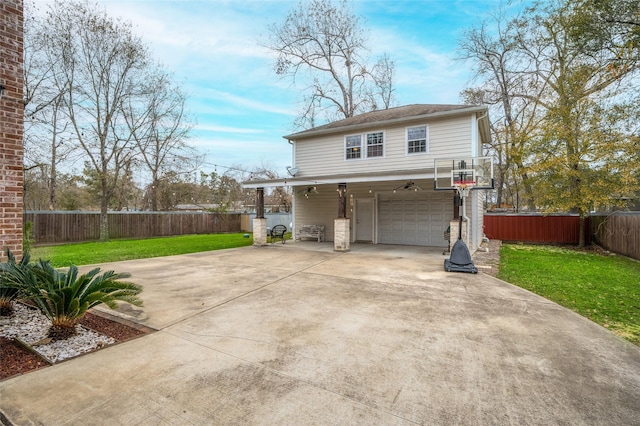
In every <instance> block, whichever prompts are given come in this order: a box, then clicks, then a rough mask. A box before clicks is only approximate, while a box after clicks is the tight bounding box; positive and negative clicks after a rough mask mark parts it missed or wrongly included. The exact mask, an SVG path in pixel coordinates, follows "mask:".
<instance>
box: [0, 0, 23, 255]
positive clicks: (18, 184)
mask: <svg viewBox="0 0 640 426" xmlns="http://www.w3.org/2000/svg"><path fill="white" fill-rule="evenodd" d="M23 13H24V12H23V0H2V1H1V2H0V52H2V53H1V54H0V85H2V86H4V87H5V89H4V91H3V93H2V98H0V248H1V249H2V254H1V255H0V260H6V256H5V252H6V249H11V251H12V252H14V253H15V254H16V255H17V256H20V255H21V254H22V192H23V163H22V154H23V150H22V146H23V145H22V133H23V124H24V120H23V112H24V103H23V90H22V84H23V74H22V73H23V55H22V53H23V30H22V28H23V19H24V14H23Z"/></svg>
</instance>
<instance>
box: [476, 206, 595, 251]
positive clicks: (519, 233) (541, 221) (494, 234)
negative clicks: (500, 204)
mask: <svg viewBox="0 0 640 426" xmlns="http://www.w3.org/2000/svg"><path fill="white" fill-rule="evenodd" d="M587 220H588V219H587ZM588 231H589V223H588V222H587V224H586V226H585V233H586V234H587V235H585V242H586V243H587V244H588V243H589V242H590V239H589V235H588V234H589V232H588ZM484 234H485V235H486V236H487V238H489V239H490V240H502V241H518V242H526V243H544V244H578V242H579V236H580V216H578V215H548V216H544V215H542V214H489V213H485V215H484Z"/></svg>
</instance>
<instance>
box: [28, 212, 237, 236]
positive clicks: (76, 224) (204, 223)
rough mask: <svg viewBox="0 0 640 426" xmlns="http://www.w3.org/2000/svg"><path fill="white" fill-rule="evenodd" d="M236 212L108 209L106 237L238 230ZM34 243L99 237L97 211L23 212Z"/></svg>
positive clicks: (213, 232)
mask: <svg viewBox="0 0 640 426" xmlns="http://www.w3.org/2000/svg"><path fill="white" fill-rule="evenodd" d="M240 216H241V215H240V214H239V213H229V214H221V213H204V212H112V213H109V214H108V220H109V237H110V238H149V237H162V236H170V235H187V234H215V233H224V232H240ZM24 221H25V222H31V223H33V231H32V238H33V239H34V240H35V242H36V244H42V243H67V242H81V241H95V240H98V239H99V238H100V213H96V212H55V211H54V212H49V211H44V212H40V211H38V212H29V211H28V212H26V214H25V216H24Z"/></svg>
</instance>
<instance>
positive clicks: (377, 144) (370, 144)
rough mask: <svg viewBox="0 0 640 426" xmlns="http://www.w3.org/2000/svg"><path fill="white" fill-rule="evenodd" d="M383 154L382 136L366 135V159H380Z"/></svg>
mask: <svg viewBox="0 0 640 426" xmlns="http://www.w3.org/2000/svg"><path fill="white" fill-rule="evenodd" d="M383 154H384V134H383V133H382V132H376V133H367V157H382V155H383Z"/></svg>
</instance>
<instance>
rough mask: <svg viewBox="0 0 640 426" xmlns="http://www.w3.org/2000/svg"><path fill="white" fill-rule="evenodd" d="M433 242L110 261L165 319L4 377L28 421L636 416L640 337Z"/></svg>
mask: <svg viewBox="0 0 640 426" xmlns="http://www.w3.org/2000/svg"><path fill="white" fill-rule="evenodd" d="M443 259H444V256H442V254H441V251H440V250H439V249H429V248H410V247H393V246H359V245H358V246H354V247H353V250H352V252H350V253H340V254H338V253H334V252H333V251H332V250H331V246H330V244H318V243H289V242H288V243H287V244H285V245H282V244H275V245H272V246H268V247H263V248H255V247H246V248H242V249H233V250H225V251H217V252H209V253H199V254H192V255H182V256H175V257H167V258H158V259H148V260H139V261H130V262H119V263H114V264H109V265H106V267H108V268H109V269H115V270H116V271H128V272H131V273H132V274H133V279H134V280H135V281H136V282H138V283H140V284H142V285H143V286H144V291H143V293H142V297H143V299H144V301H145V307H144V308H141V309H139V308H126V309H123V310H122V315H123V316H126V317H129V318H131V319H133V320H135V321H137V322H139V323H141V324H144V325H147V326H149V327H153V328H156V329H158V330H159V331H158V332H156V333H153V334H150V335H147V336H145V337H142V338H139V339H136V340H133V341H130V342H126V343H123V344H119V345H115V346H113V347H110V348H107V349H104V350H101V351H98V352H96V353H93V354H89V355H85V356H82V357H79V358H76V359H73V360H71V361H68V362H64V363H61V364H58V365H55V366H53V367H49V368H46V369H43V370H40V371H36V372H33V373H29V374H26V375H23V376H20V377H16V378H13V379H10V380H7V381H4V382H1V383H0V410H1V411H2V412H3V413H4V415H5V416H6V418H7V419H8V420H9V421H11V422H13V423H14V424H16V425H31V424H42V425H87V424H91V425H209V424H233V425H251V424H291V425H310V424H315V425H325V424H331V425H338V424H362V425H372V424H380V425H396V424H397V425H413V424H429V425H431V424H435V425H460V424H473V425H477V424H497V425H509V424H511V425H524V424H544V425H549V424H562V425H581V424H588V425H605V424H606V425H633V424H640V348H638V347H636V346H634V345H632V344H630V343H628V342H626V341H624V340H622V339H620V338H618V337H616V336H615V335H613V334H612V333H610V332H609V331H607V330H606V329H604V328H602V327H600V326H598V325H596V324H593V323H591V322H590V321H588V320H586V319H584V318H582V317H580V316H578V315H576V314H574V313H572V312H570V311H568V310H566V309H564V308H562V307H560V306H558V305H556V304H554V303H551V302H549V301H547V300H545V299H543V298H540V297H538V296H535V295H533V294H531V293H529V292H527V291H524V290H521V289H519V288H517V287H514V286H511V285H509V284H507V283H505V282H502V281H500V280H497V279H495V278H492V277H490V276H488V275H485V274H482V273H481V274H477V275H472V274H456V273H446V272H444V271H443V267H442V261H443Z"/></svg>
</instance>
